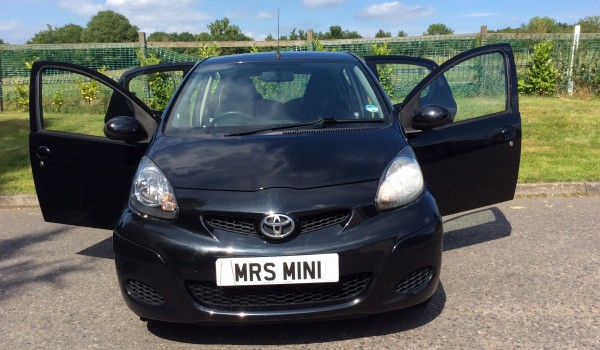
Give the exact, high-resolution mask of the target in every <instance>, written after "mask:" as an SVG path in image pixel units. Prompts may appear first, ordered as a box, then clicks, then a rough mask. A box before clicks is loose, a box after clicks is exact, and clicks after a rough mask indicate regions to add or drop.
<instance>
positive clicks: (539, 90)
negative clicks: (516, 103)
mask: <svg viewBox="0 0 600 350" xmlns="http://www.w3.org/2000/svg"><path fill="white" fill-rule="evenodd" d="M553 49H554V47H553V46H552V42H551V41H550V40H546V41H542V42H540V43H538V44H536V45H535V46H534V47H533V54H532V55H531V58H530V59H529V62H528V63H527V70H526V71H525V76H524V78H523V79H519V91H520V92H521V93H523V94H526V95H540V96H551V95H554V93H555V92H556V88H557V86H558V72H557V70H556V68H555V67H554V62H553V61H552V51H553Z"/></svg>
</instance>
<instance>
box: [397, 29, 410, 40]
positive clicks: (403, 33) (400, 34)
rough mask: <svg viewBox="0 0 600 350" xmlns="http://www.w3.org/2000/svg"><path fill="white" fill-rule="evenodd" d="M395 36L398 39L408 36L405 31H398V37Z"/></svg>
mask: <svg viewBox="0 0 600 350" xmlns="http://www.w3.org/2000/svg"><path fill="white" fill-rule="evenodd" d="M397 36H398V37H399V38H403V37H405V36H408V34H406V32H405V31H403V30H400V31H398V35H397Z"/></svg>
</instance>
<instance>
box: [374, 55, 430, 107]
mask: <svg viewBox="0 0 600 350" xmlns="http://www.w3.org/2000/svg"><path fill="white" fill-rule="evenodd" d="M429 72H430V70H429V69H427V68H425V67H422V66H418V65H414V64H409V63H377V75H378V76H379V84H381V86H382V87H383V90H384V91H385V92H386V94H387V95H388V96H389V97H390V99H391V100H392V103H393V104H396V103H401V102H402V101H403V100H404V98H405V97H406V95H408V93H409V92H411V91H412V89H413V88H414V87H415V86H416V85H417V84H418V83H419V82H420V81H421V80H423V78H425V77H426V76H427V74H429Z"/></svg>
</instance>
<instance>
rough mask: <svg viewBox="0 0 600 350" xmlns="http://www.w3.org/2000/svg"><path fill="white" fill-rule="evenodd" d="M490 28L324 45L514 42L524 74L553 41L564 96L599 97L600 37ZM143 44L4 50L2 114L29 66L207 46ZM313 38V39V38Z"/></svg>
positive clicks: (248, 45) (451, 49)
mask: <svg viewBox="0 0 600 350" xmlns="http://www.w3.org/2000/svg"><path fill="white" fill-rule="evenodd" d="M484 29H485V27H482V31H481V32H480V33H476V34H461V35H440V36H416V37H396V38H375V39H348V40H327V41H321V42H320V44H321V45H323V47H324V48H325V50H328V51H349V52H353V53H355V54H357V55H359V56H366V55H373V54H374V51H373V50H374V49H373V46H374V45H382V44H384V43H387V45H388V47H389V48H390V49H391V54H394V55H408V56H418V57H424V58H429V59H432V60H434V61H436V62H438V63H442V62H444V61H446V60H447V59H449V58H451V57H452V56H454V55H456V54H458V53H460V52H462V51H465V50H468V49H471V48H475V47H479V46H482V45H485V44H493V43H509V44H511V46H512V48H513V50H514V52H515V60H516V64H517V73H518V74H522V73H523V72H524V71H525V69H526V67H527V62H528V61H529V58H530V56H531V54H532V52H533V46H534V45H535V44H536V43H539V42H541V41H544V40H551V41H552V44H553V46H554V65H555V67H556V68H557V70H558V72H559V92H561V93H562V92H566V91H567V85H568V81H567V72H568V71H569V70H570V69H571V71H572V72H573V75H574V80H575V88H576V89H578V88H586V89H588V90H590V91H593V92H596V93H600V33H596V34H587V33H586V34H580V35H579V36H578V46H577V50H576V52H575V55H573V56H572V55H571V50H572V47H573V45H574V35H573V34H569V33H565V34H506V33H487V32H486V31H485V30H484ZM141 38H142V39H141V40H140V42H137V43H121V44H62V45H0V110H2V109H14V108H16V106H17V103H16V98H17V91H16V88H15V86H16V85H19V84H20V85H24V86H26V85H27V84H28V80H29V71H28V69H27V68H26V62H32V61H34V60H37V59H43V60H52V61H63V62H71V63H76V64H80V65H83V66H86V67H89V68H94V69H98V68H100V67H105V68H106V72H107V74H108V75H109V76H111V77H112V78H118V76H119V75H120V74H121V73H122V72H123V71H125V70H127V69H131V68H134V67H137V66H139V61H138V58H137V56H136V52H137V51H138V50H143V51H144V52H145V53H146V54H147V55H148V54H153V55H155V56H156V57H158V58H160V59H161V61H162V62H182V61H197V60H199V56H198V51H199V47H202V46H203V45H206V44H207V43H201V42H193V43H164V42H150V43H146V42H145V36H144V35H142V36H141ZM309 39H310V36H309ZM208 44H209V45H213V44H216V45H217V46H218V47H219V48H221V49H223V50H224V51H225V52H227V53H236V52H250V51H252V50H260V51H270V50H274V49H275V48H276V45H277V42H275V41H266V42H265V41H262V42H252V41H250V42H247V41H246V42H220V43H208ZM313 44H314V42H313V41H312V40H307V41H282V42H280V50H282V51H309V50H313V49H315V47H314V46H313Z"/></svg>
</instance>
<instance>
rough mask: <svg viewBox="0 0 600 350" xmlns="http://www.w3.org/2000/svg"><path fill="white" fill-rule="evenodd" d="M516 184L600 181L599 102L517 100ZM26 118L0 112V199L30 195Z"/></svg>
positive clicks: (94, 131) (81, 127) (64, 123)
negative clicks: (520, 141) (519, 141)
mask: <svg viewBox="0 0 600 350" xmlns="http://www.w3.org/2000/svg"><path fill="white" fill-rule="evenodd" d="M520 108H521V117H522V123H523V147H522V150H521V168H520V170H519V182H559V181H600V99H598V98H596V99H574V98H564V97H559V98H537V97H520ZM46 119H47V120H46V123H47V124H48V125H50V127H52V128H56V129H58V130H68V131H73V132H82V133H86V134H88V135H102V127H103V122H104V121H103V117H101V116H98V115H96V116H93V115H88V114H72V115H70V116H69V118H56V115H55V114H47V115H46ZM28 134H29V115H28V114H27V113H22V112H0V195H7V194H33V193H35V189H34V187H33V181H32V177H31V170H30V167H29V155H28V153H29V152H28Z"/></svg>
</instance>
